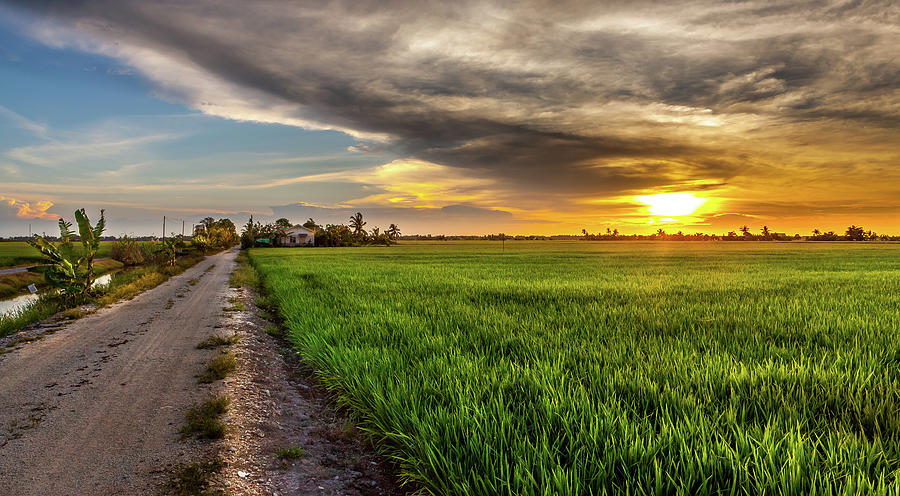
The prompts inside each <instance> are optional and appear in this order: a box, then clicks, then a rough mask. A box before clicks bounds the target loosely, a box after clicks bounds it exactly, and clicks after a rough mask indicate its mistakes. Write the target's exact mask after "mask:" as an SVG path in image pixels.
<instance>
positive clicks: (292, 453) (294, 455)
mask: <svg viewBox="0 0 900 496" xmlns="http://www.w3.org/2000/svg"><path fill="white" fill-rule="evenodd" d="M305 454H306V453H305V452H304V451H303V448H301V447H300V446H288V447H286V448H281V449H279V450H278V451H276V452H275V458H278V459H279V460H299V459H301V458H303V455H305Z"/></svg>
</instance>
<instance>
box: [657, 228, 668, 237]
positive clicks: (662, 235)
mask: <svg viewBox="0 0 900 496" xmlns="http://www.w3.org/2000/svg"><path fill="white" fill-rule="evenodd" d="M656 235H657V236H658V237H660V238H664V237H665V236H666V232H665V231H663V230H662V228H659V229H657V230H656Z"/></svg>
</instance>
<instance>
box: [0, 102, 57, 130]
mask: <svg viewBox="0 0 900 496" xmlns="http://www.w3.org/2000/svg"><path fill="white" fill-rule="evenodd" d="M0 117H5V118H7V119H9V120H11V121H12V122H13V123H15V124H16V125H17V126H18V127H20V128H21V129H24V130H26V131H30V132H31V133H34V134H35V135H37V136H42V137H43V136H45V135H46V134H47V126H45V125H43V124H40V123H37V122H34V121H33V120H31V119H28V118H27V117H24V116H22V115H20V114H17V113H16V112H13V111H12V110H10V109H8V108H6V107H4V106H3V105H0Z"/></svg>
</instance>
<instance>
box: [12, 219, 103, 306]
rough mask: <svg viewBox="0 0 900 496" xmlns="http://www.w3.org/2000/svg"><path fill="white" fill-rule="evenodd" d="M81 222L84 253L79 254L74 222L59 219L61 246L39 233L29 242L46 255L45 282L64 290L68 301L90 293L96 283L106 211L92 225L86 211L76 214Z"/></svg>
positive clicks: (80, 232)
mask: <svg viewBox="0 0 900 496" xmlns="http://www.w3.org/2000/svg"><path fill="white" fill-rule="evenodd" d="M75 221H76V222H77V223H78V234H79V237H80V238H81V244H82V245H83V246H84V250H82V252H81V253H79V252H78V251H77V250H76V249H75V246H74V244H73V243H72V237H73V236H74V235H75V233H74V232H72V223H71V222H66V221H65V220H64V219H59V239H60V241H59V243H58V244H53V243H52V242H50V241H47V240H46V239H44V238H43V237H41V236H40V235H38V234H35V235H34V238H33V239H31V240H29V241H28V243H29V244H30V245H31V246H33V247H35V248H37V249H38V250H39V251H40V252H41V254H42V255H44V258H45V263H43V264H41V265H39V266H38V267H39V270H40V271H41V272H43V273H44V280H45V281H46V282H47V284H48V285H49V286H51V287H54V288H58V289H60V290H61V291H62V292H63V293H64V295H65V296H66V297H67V298H75V297H77V296H80V295H84V294H87V293H89V292H90V290H91V285H92V284H93V282H94V257H95V256H96V255H97V250H99V249H100V236H101V235H102V234H103V231H104V229H106V219H105V217H104V211H103V210H101V211H100V220H99V221H97V224H96V226H93V227H92V226H91V222H90V220H88V217H87V215H86V214H85V213H84V209H83V208H82V209H80V210H76V211H75Z"/></svg>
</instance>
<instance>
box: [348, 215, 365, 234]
mask: <svg viewBox="0 0 900 496" xmlns="http://www.w3.org/2000/svg"><path fill="white" fill-rule="evenodd" d="M365 225H366V223H365V221H363V215H362V213H360V212H356V215H353V216H351V217H350V229H352V230H353V235H354V236H356V237H357V238H362V237H364V236H365V235H366V230H365V229H364V227H365Z"/></svg>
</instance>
